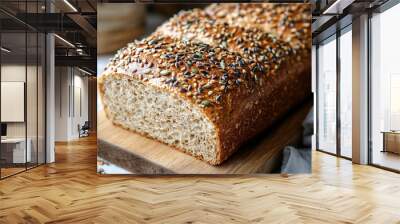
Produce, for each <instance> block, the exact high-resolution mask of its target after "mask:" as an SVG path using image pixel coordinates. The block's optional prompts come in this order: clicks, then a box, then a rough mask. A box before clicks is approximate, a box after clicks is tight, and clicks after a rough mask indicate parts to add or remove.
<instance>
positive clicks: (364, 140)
mask: <svg viewBox="0 0 400 224" xmlns="http://www.w3.org/2000/svg"><path fill="white" fill-rule="evenodd" d="M352 29H353V35H352V38H353V41H352V44H353V59H352V61H353V80H352V81H353V83H352V87H353V90H352V91H353V102H352V104H353V105H352V106H353V114H352V115H353V116H352V117H353V118H352V126H353V130H352V138H353V140H352V145H353V154H352V156H353V162H354V163H358V164H367V163H368V39H367V38H368V16H367V15H361V16H360V17H358V18H355V19H353V25H352Z"/></svg>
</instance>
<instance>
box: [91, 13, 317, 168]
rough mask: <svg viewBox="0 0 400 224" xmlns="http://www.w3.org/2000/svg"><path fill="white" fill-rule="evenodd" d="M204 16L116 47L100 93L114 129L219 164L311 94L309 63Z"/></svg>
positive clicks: (286, 44) (280, 43)
mask: <svg viewBox="0 0 400 224" xmlns="http://www.w3.org/2000/svg"><path fill="white" fill-rule="evenodd" d="M215 7H216V6H215ZM208 10H211V8H210V9H208ZM205 12H206V11H201V10H193V11H189V12H183V13H180V14H179V15H177V16H175V17H174V18H172V19H171V20H170V21H168V22H167V23H166V24H164V25H163V26H161V27H160V28H159V29H157V31H156V32H155V33H154V34H152V35H150V36H149V37H148V38H146V39H144V40H141V41H136V42H135V43H131V44H129V45H128V46H127V47H125V48H123V49H121V50H120V51H119V52H118V53H117V55H116V56H115V57H114V58H113V59H112V60H111V62H110V63H109V65H108V66H107V68H106V70H105V71H104V73H103V75H102V77H101V78H100V79H99V90H100V96H101V97H102V100H103V104H104V110H105V112H106V115H107V117H108V118H109V119H110V120H111V121H112V122H113V123H114V124H116V125H120V126H122V127H124V128H126V129H129V130H132V131H135V132H137V133H140V134H143V135H146V136H149V137H151V138H154V139H156V140H158V141H161V142H163V143H166V144H168V145H171V146H172V147H174V148H176V149H178V150H181V151H183V152H185V153H188V154H190V155H192V156H194V157H196V158H199V159H202V160H204V161H207V162H208V163H210V164H213V165H218V164H221V163H222V162H223V161H224V160H226V159H227V158H228V157H229V156H230V155H232V153H233V152H235V150H237V149H238V148H239V147H240V146H241V145H242V144H243V143H244V142H246V141H247V140H249V139H250V138H252V137H254V136H255V135H256V134H258V133H259V132H260V131H262V130H264V129H265V128H267V127H269V126H270V125H271V124H272V123H273V122H275V121H276V120H277V119H279V118H280V117H282V116H283V115H284V114H285V113H287V112H288V111H289V110H290V109H291V108H293V107H294V106H295V105H297V104H299V103H300V102H302V100H304V99H305V98H306V97H307V96H308V95H309V94H310V85H311V80H310V79H311V74H310V64H311V59H310V57H309V55H306V54H299V53H298V50H296V49H297V48H295V47H293V46H292V45H291V44H290V41H287V40H286V39H284V38H281V37H279V35H276V33H274V32H272V34H269V33H267V32H265V30H264V28H260V27H261V26H260V27H257V26H253V27H251V28H245V27H244V26H242V25H240V24H239V25H238V24H233V23H229V22H226V21H225V20H221V21H219V20H218V19H214V18H213V17H212V16H209V15H206V14H207V13H205ZM298 48H305V47H304V46H300V45H299V47H298Z"/></svg>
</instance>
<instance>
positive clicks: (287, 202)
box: [0, 136, 400, 223]
mask: <svg viewBox="0 0 400 224" xmlns="http://www.w3.org/2000/svg"><path fill="white" fill-rule="evenodd" d="M399 199H400V175H399V174H396V173H392V172H388V171H384V170H381V169H378V168H375V167H370V166H360V165H352V164H351V162H350V161H348V160H344V159H338V158H336V157H333V156H330V155H326V154H323V153H321V152H314V153H313V174H311V175H293V176H289V177H282V176H280V175H269V176H267V175H264V176H252V177H248V176H247V177H246V176H242V177H229V176H228V177H184V178H183V177H162V178H160V177H130V176H99V175H98V174H96V139H95V137H93V136H92V137H89V138H84V139H82V140H81V141H76V142H71V143H70V144H57V147H56V163H54V164H50V165H45V166H41V167H38V168H35V169H33V170H29V171H27V172H25V173H22V174H18V175H16V176H13V177H10V178H7V179H5V180H2V181H0V223H45V222H47V223H250V222H251V223H400V212H399V211H400V200H399Z"/></svg>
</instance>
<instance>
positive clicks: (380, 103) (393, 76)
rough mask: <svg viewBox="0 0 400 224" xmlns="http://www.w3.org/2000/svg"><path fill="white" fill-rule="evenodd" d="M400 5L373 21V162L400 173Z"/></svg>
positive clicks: (377, 16) (373, 18) (371, 102)
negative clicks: (399, 29) (399, 23)
mask: <svg viewBox="0 0 400 224" xmlns="http://www.w3.org/2000/svg"><path fill="white" fill-rule="evenodd" d="M399 21H400V4H397V5H395V6H393V7H392V8H390V9H388V10H386V11H384V12H382V13H378V14H374V15H373V17H372V18H371V93H370V95H371V97H370V104H371V105H370V121H371V125H370V138H371V141H372V146H371V154H370V156H371V162H372V163H373V164H375V165H379V166H383V167H387V168H390V169H395V170H400V63H399V60H398V58H399V55H398V54H399V52H400V45H399V43H398V40H399V39H400V32H399V31H398V29H396V27H398V22H399Z"/></svg>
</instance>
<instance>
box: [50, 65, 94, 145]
mask: <svg viewBox="0 0 400 224" xmlns="http://www.w3.org/2000/svg"><path fill="white" fill-rule="evenodd" d="M55 74H56V83H55V85H56V91H55V128H56V131H55V141H70V140H73V139H77V138H78V137H79V133H78V124H79V125H83V124H84V122H85V121H87V120H88V78H87V77H86V76H84V73H82V72H81V71H79V70H78V69H76V68H72V67H56V72H55ZM79 95H80V97H79ZM79 101H80V102H79ZM80 106H81V108H79V107H80ZM80 109H81V111H80Z"/></svg>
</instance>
